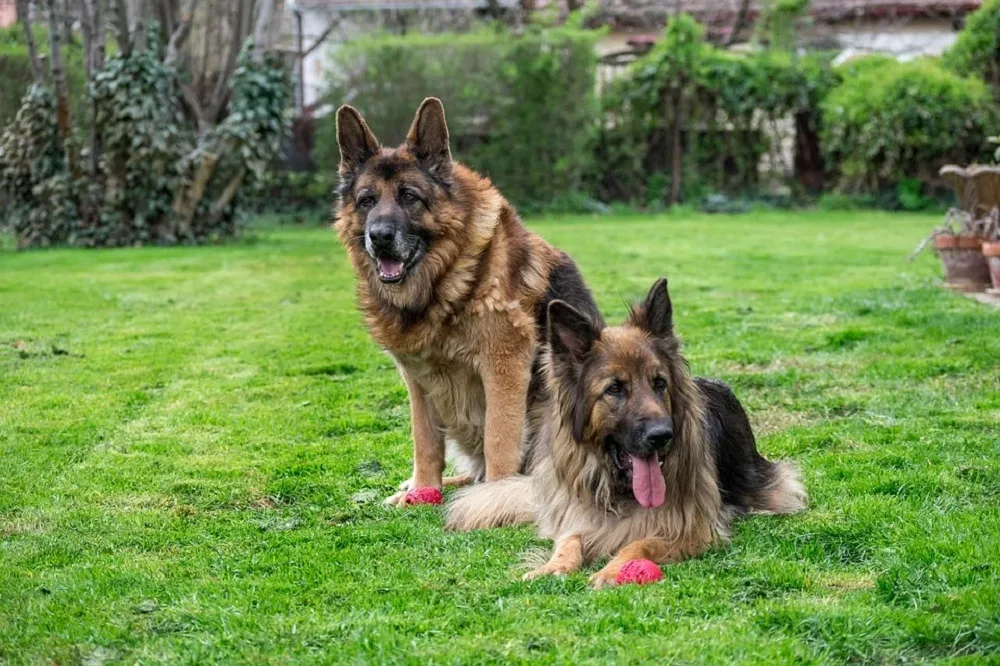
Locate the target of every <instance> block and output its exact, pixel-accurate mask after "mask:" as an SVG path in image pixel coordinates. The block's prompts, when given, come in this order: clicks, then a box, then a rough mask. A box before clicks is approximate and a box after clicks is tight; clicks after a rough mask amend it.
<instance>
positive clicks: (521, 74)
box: [315, 27, 598, 209]
mask: <svg viewBox="0 0 1000 666" xmlns="http://www.w3.org/2000/svg"><path fill="white" fill-rule="evenodd" d="M596 38H597V33H594V32H592V31H584V30H578V29H575V28H572V27H560V28H548V29H542V28H537V27H536V28H531V29H529V30H528V31H527V32H526V33H525V34H523V35H516V36H515V35H512V34H510V33H509V32H507V31H505V30H500V29H487V30H479V31H475V32H471V33H467V34H459V35H456V34H441V35H413V36H403V37H385V36H379V37H373V38H365V39H361V40H358V41H356V42H353V43H351V44H349V45H346V46H344V47H341V48H340V49H338V51H337V52H336V54H335V55H334V56H333V59H334V62H333V64H332V66H331V68H330V70H331V71H332V72H334V75H333V77H332V79H331V80H330V83H329V89H328V91H327V95H326V97H327V99H328V100H329V102H330V103H331V104H333V105H335V106H336V105H340V104H344V103H347V104H351V105H352V106H355V107H357V108H358V109H359V110H360V111H361V113H362V114H363V115H364V116H365V119H366V120H367V121H368V123H369V125H370V126H371V128H372V131H374V132H375V134H376V135H377V136H378V137H379V139H380V140H381V141H382V142H383V143H385V144H396V143H399V142H401V141H402V140H403V139H404V138H405V136H406V131H407V129H408V128H409V126H410V122H411V121H412V120H413V114H414V113H415V111H416V109H417V107H418V106H419V105H420V102H421V101H422V100H423V99H424V97H427V96H436V97H440V98H441V99H442V100H444V103H445V109H446V112H447V116H448V127H449V131H450V134H451V138H452V151H453V152H454V153H455V155H456V158H457V159H460V160H462V161H464V162H466V163H468V164H469V165H470V166H472V167H473V168H475V169H478V170H479V171H481V172H483V173H485V174H487V175H489V176H490V178H492V179H493V180H494V182H496V183H497V185H498V186H500V187H501V188H502V190H503V192H504V194H505V195H506V196H507V197H509V198H510V199H511V200H512V201H514V202H516V203H517V204H518V205H520V206H522V207H525V208H528V209H530V208H532V207H533V206H536V205H540V204H544V203H548V202H550V201H552V200H554V199H558V198H560V197H564V196H566V195H568V194H571V193H573V192H576V191H579V190H580V189H581V188H583V186H584V182H585V177H586V176H587V175H588V174H589V173H591V171H592V165H593V159H594V153H593V138H594V134H595V131H596V129H597V122H598V114H597V102H596V98H595V94H594V74H595V67H596V55H595V51H594V44H595V41H596ZM316 144H317V151H316V154H315V157H316V158H317V162H318V163H319V164H320V165H321V168H323V169H326V170H328V171H335V170H336V163H337V160H338V156H337V152H336V137H335V134H334V127H333V121H332V119H331V120H329V121H328V122H326V123H325V124H323V125H321V126H320V127H318V129H317V135H316Z"/></svg>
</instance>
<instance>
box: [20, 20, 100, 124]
mask: <svg viewBox="0 0 1000 666" xmlns="http://www.w3.org/2000/svg"><path fill="white" fill-rule="evenodd" d="M34 33H35V44H36V46H37V47H38V51H39V53H40V54H41V55H43V56H47V55H48V53H49V33H48V30H45V29H44V28H41V27H38V26H36V27H35V30H34ZM63 60H64V64H65V67H66V74H67V77H68V80H69V89H70V95H71V96H72V98H73V99H72V102H71V103H72V106H73V111H74V113H80V114H81V115H80V117H81V119H82V118H84V117H86V113H85V112H84V111H82V109H83V107H84V104H85V102H84V100H85V99H86V93H87V90H86V85H87V77H86V73H85V72H84V66H83V49H82V48H81V47H80V45H79V44H70V45H68V46H66V47H65V48H64V49H63ZM46 66H48V60H47V59H46ZM32 82H33V81H32V74H31V62H30V61H29V59H28V47H27V46H26V45H25V43H24V28H22V27H21V26H20V25H13V26H10V27H8V28H0V128H3V127H4V126H5V125H6V124H7V123H9V122H10V121H11V120H13V119H14V115H15V114H16V113H17V110H18V108H20V106H21V99H22V98H23V97H24V95H25V94H26V93H27V91H28V88H29V87H30V86H31V84H32Z"/></svg>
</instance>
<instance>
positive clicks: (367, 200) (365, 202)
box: [358, 194, 375, 208]
mask: <svg viewBox="0 0 1000 666" xmlns="http://www.w3.org/2000/svg"><path fill="white" fill-rule="evenodd" d="M374 205H375V197H373V196H372V195H370V194H366V195H365V196H363V197H361V198H360V199H358V208H371V207H372V206H374Z"/></svg>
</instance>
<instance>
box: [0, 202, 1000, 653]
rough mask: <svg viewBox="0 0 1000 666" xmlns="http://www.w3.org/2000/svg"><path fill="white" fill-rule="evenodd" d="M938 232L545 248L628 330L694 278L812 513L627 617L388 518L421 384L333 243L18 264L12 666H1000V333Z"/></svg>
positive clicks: (8, 324)
mask: <svg viewBox="0 0 1000 666" xmlns="http://www.w3.org/2000/svg"><path fill="white" fill-rule="evenodd" d="M937 221H938V216H927V215H889V214H884V213H873V212H852V213H822V212H806V213H802V212H792V213H761V214H752V215H746V216H739V217H707V216H683V215H671V216H662V217H639V216H636V217H623V218H609V217H604V218H593V219H591V218H552V219H546V220H537V221H533V223H532V224H531V225H530V226H531V227H532V228H533V229H535V230H536V231H537V232H539V233H541V234H542V235H543V236H545V237H546V238H547V239H549V240H550V241H552V242H553V243H555V244H557V245H558V246H559V247H561V248H563V249H565V250H567V251H568V252H569V253H570V254H572V255H573V257H574V258H575V259H576V260H577V262H578V263H579V264H580V266H581V268H582V270H583V273H584V275H585V276H586V278H587V280H588V282H589V283H590V285H591V287H592V288H593V289H594V291H595V293H596V295H597V297H598V300H599V301H600V303H601V305H602V307H603V308H604V309H605V312H606V314H607V315H608V317H609V319H610V320H612V321H617V320H620V319H621V317H622V316H623V315H624V312H625V304H624V299H626V298H628V299H631V298H635V297H638V296H640V295H642V294H644V293H645V292H646V290H647V289H648V287H649V285H650V284H651V283H652V282H653V280H654V278H655V277H657V276H659V275H663V274H666V275H668V276H669V277H670V282H671V291H672V295H673V299H674V304H675V313H676V314H675V316H676V322H677V327H678V329H679V331H680V333H681V334H682V336H683V337H684V338H685V340H686V349H687V353H688V356H689V358H690V361H691V364H692V366H693V369H694V371H695V372H696V373H698V374H703V375H710V376H715V377H719V378H722V379H724V380H726V381H728V382H731V383H732V385H733V386H734V388H735V390H736V393H737V394H738V395H739V396H740V398H741V399H742V400H743V402H744V404H745V405H746V407H747V409H748V411H749V412H750V413H751V417H752V419H753V421H754V424H755V426H756V428H757V434H758V437H759V446H760V449H761V450H762V451H763V452H764V453H765V454H766V455H768V456H769V457H773V458H787V459H792V460H794V461H796V462H797V463H798V464H799V466H800V467H801V469H802V471H803V476H804V478H805V481H806V485H807V487H808V489H809V491H810V495H811V508H810V510H809V511H808V512H807V513H804V514H800V515H796V516H790V517H767V516H757V517H752V518H749V519H746V520H743V521H741V522H739V523H738V524H737V526H736V529H735V532H734V536H733V540H732V543H731V544H730V545H728V546H726V547H720V548H717V549H716V550H714V551H712V552H710V553H709V554H708V555H706V556H704V557H701V558H698V559H695V560H691V561H688V562H685V563H683V564H679V565H674V566H670V567H668V568H666V569H665V572H664V573H665V580H664V582H663V583H661V584H659V585H655V586H650V587H645V588H637V587H631V588H620V589H615V590H609V591H601V592H593V591H590V590H589V589H587V587H586V579H587V573H580V574H577V575H574V576H570V577H568V578H566V579H555V578H553V579H548V580H539V581H536V582H533V583H523V582H520V581H519V578H518V575H517V571H516V567H517V565H518V563H519V561H520V559H521V556H522V554H523V553H524V552H525V551H527V550H530V549H532V548H537V547H539V546H546V545H547V544H545V543H544V542H542V541H539V540H538V539H536V538H535V537H534V535H533V533H532V530H531V529H529V528H520V529H506V530H496V531H488V532H480V533H473V534H454V533H444V532H443V531H442V530H441V524H442V516H441V511H440V510H439V509H437V508H430V507H421V508H416V509H409V510H397V509H388V508H384V507H383V506H382V505H381V503H380V500H381V498H382V497H383V496H385V495H387V494H388V493H390V492H391V491H392V490H393V488H394V487H395V486H396V484H397V483H399V482H400V481H401V480H403V479H404V478H406V477H407V476H408V474H409V460H410V443H409V422H408V416H407V401H406V390H405V388H404V387H403V384H402V382H401V381H400V379H399V377H398V376H397V374H396V371H395V369H394V368H393V365H392V363H391V362H390V360H389V359H388V357H386V356H385V355H383V354H382V353H380V351H379V350H378V349H377V348H376V347H375V345H374V344H373V343H372V342H371V341H370V339H369V338H368V335H367V333H366V332H365V331H364V330H363V328H362V327H361V325H360V323H359V316H358V314H357V312H356V310H355V308H354V292H353V278H352V274H351V271H350V269H349V267H348V264H347V261H346V259H345V256H344V253H343V251H342V250H341V248H340V247H339V246H337V245H336V243H335V238H334V236H333V234H332V233H331V232H329V231H328V230H325V229H315V228H313V229H293V228H279V227H264V228H262V229H261V230H259V231H258V233H257V234H256V236H255V238H253V239H251V240H249V241H247V242H243V243H240V244H237V245H232V246H228V247H212V248H200V249H190V248H187V249H182V248H178V249H138V250H114V251H79V250H77V251H73V250H58V251H43V252H34V253H27V254H15V253H12V252H9V251H8V252H3V253H0V663H4V664H22V663H59V664H67V663H84V664H101V663H166V662H169V663H191V664H195V663H197V664H206V663H233V662H253V663H290V662H321V663H382V662H405V663H423V664H431V663H433V664H450V663H456V664H458V663H461V664H482V663H498V664H507V663H518V662H524V663H529V662H530V663H566V664H579V663H609V662H611V661H613V660H617V661H622V662H624V661H626V660H629V661H633V662H634V663H640V662H643V661H647V660H648V661H653V660H656V661H657V662H658V663H668V662H670V661H676V662H683V663H732V662H746V663H775V662H788V661H792V660H795V661H797V662H801V663H840V662H844V661H858V662H869V661H876V662H884V663H901V662H904V661H908V662H909V661H918V662H919V661H935V660H939V659H944V660H948V659H949V658H951V659H953V660H954V663H958V662H962V663H983V662H986V661H990V660H992V663H1000V377H998V374H1000V370H998V369H1000V311H998V310H994V309H991V308H989V307H987V306H984V305H980V304H978V303H975V302H973V301H971V300H969V299H966V298H962V297H960V296H957V295H955V294H952V293H949V292H948V291H946V290H944V289H941V288H940V287H939V286H938V285H939V283H940V278H939V272H940V269H939V267H938V265H937V261H936V259H935V258H934V257H933V256H931V255H930V254H929V253H928V254H926V255H924V256H922V257H921V258H920V259H919V260H917V261H916V262H915V263H912V264H911V263H907V262H906V255H907V253H908V252H909V251H910V250H911V249H912V248H913V247H914V246H915V245H916V244H917V242H918V241H919V240H920V239H921V238H922V237H923V236H924V235H925V234H926V233H927V232H928V230H929V229H930V228H931V226H933V225H934V224H935V223H937Z"/></svg>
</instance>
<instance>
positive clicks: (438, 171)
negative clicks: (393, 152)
mask: <svg viewBox="0 0 1000 666" xmlns="http://www.w3.org/2000/svg"><path fill="white" fill-rule="evenodd" d="M406 145H407V147H409V149H410V151H411V152H412V153H413V155H414V156H415V157H416V158H417V161H418V162H420V164H421V166H423V167H424V168H425V169H427V170H428V171H429V172H430V173H432V174H434V175H436V176H439V177H441V178H447V177H448V176H449V175H450V174H451V148H450V147H449V146H448V123H447V122H446V121H445V118H444V104H442V103H441V100H439V99H438V98H436V97H428V98H427V99H425V100H424V101H423V103H422V104H421V105H420V108H419V109H417V115H416V116H415V117H414V118H413V124H412V125H410V131H409V132H408V133H407V135H406Z"/></svg>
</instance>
